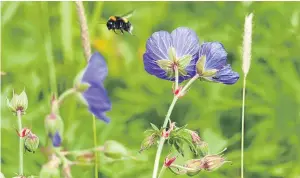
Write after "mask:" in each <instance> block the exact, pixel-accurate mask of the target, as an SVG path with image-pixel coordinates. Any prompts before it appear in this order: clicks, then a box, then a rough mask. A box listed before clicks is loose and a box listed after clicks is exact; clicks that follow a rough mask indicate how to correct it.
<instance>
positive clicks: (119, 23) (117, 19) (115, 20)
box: [106, 11, 134, 34]
mask: <svg viewBox="0 0 300 178" xmlns="http://www.w3.org/2000/svg"><path fill="white" fill-rule="evenodd" d="M133 12H134V11H132V12H129V13H127V14H125V15H123V16H110V17H109V19H108V21H107V23H106V26H107V29H108V30H113V31H114V32H115V33H116V30H120V31H121V33H122V34H124V31H126V32H128V33H130V34H132V30H133V26H132V24H131V23H130V22H129V20H128V18H130V17H131V16H132V14H133ZM116 34H117V33H116Z"/></svg>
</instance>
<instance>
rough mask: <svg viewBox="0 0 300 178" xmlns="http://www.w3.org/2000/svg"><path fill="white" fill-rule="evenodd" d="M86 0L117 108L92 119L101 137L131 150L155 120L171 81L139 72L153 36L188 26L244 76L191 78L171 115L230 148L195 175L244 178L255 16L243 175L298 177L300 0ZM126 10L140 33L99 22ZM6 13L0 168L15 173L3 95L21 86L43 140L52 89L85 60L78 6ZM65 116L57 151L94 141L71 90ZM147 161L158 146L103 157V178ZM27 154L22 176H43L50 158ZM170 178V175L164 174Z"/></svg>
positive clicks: (48, 5)
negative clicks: (248, 47)
mask: <svg viewBox="0 0 300 178" xmlns="http://www.w3.org/2000/svg"><path fill="white" fill-rule="evenodd" d="M84 6H85V10H86V17H87V21H88V26H89V33H90V39H91V44H92V47H93V52H95V51H99V52H101V53H102V54H103V55H104V56H105V59H106V61H107V64H108V68H109V75H108V77H107V79H106V81H105V87H106V88H107V90H108V93H109V96H110V98H111V100H112V103H113V107H112V111H110V112H109V113H108V115H109V117H110V118H111V123H110V124H105V123H103V122H102V121H99V122H97V131H98V133H97V135H98V143H100V144H103V143H104V142H105V140H111V139H113V140H117V141H119V142H120V143H122V144H123V145H125V146H126V147H127V148H129V149H130V150H131V152H132V153H133V154H136V155H138V154H137V151H138V150H139V148H140V144H141V142H142V140H143V139H144V135H143V132H144V130H146V129H147V128H150V124H149V123H150V122H152V123H154V124H156V125H158V126H161V125H162V123H163V119H164V116H165V114H166V112H167V109H168V106H169V104H170V102H171V101H172V90H171V87H172V83H171V82H169V81H165V80H161V79H158V78H156V77H154V76H151V75H149V74H148V73H146V71H145V70H144V66H143V58H142V55H143V53H144V52H145V43H146V40H147V39H148V38H149V37H150V36H151V34H152V33H153V32H155V31H159V30H166V31H169V32H171V31H172V30H174V29H175V28H177V27H179V26H185V27H189V28H192V29H193V30H195V31H196V32H197V34H198V36H199V38H200V39H201V41H220V42H221V43H223V44H224V46H225V49H226V50H227V51H228V53H229V54H228V62H229V63H230V64H231V65H232V67H233V69H234V70H235V71H237V72H238V73H239V74H240V75H241V78H240V80H239V81H238V82H237V83H236V84H235V85H231V86H228V85H223V84H215V83H206V82H200V81H199V82H196V83H195V84H193V86H192V88H191V90H189V92H188V94H187V95H186V96H185V97H183V98H182V99H180V100H179V102H178V103H177V105H176V106H175V110H174V112H173V114H172V116H171V118H172V120H173V121H175V122H177V125H178V126H182V125H184V124H188V127H189V128H190V129H193V130H197V131H199V132H200V136H201V137H202V138H203V139H204V140H205V141H207V142H208V143H209V145H210V149H211V152H212V153H217V152H219V151H221V150H222V149H223V148H224V147H227V151H226V152H225V156H226V157H227V159H228V160H231V161H232V162H233V163H232V164H225V165H224V166H223V167H221V168H220V169H218V170H217V171H215V172H211V173H204V172H203V173H201V174H199V175H197V176H196V177H201V178H215V177H218V178H225V177H226V178H227V177H230V178H237V177H240V135H241V134H240V125H241V123H240V120H241V119H240V118H241V103H242V97H241V96H242V95H241V91H242V70H241V63H242V61H241V56H242V54H241V47H242V37H243V25H244V18H245V15H247V14H249V13H250V12H253V13H254V29H253V31H254V34H253V52H252V64H251V69H250V73H249V76H248V78H247V79H248V80H247V87H248V88H247V98H246V117H245V118H246V137H245V171H246V173H245V175H246V177H247V178H250V177H251V178H299V177H300V168H299V167H300V154H299V153H300V131H299V128H300V92H299V91H300V77H299V74H300V53H299V49H300V42H299V41H300V33H299V32H300V26H299V25H300V24H299V23H300V20H299V18H300V10H299V9H300V3H299V2H289V3H288V2H275V3H273V2H254V3H249V2H248V3H246V2H104V3H102V2H84ZM133 9H136V13H135V14H134V16H133V17H132V18H131V19H130V22H131V23H132V24H133V26H134V30H133V33H134V34H135V35H136V36H131V35H129V34H125V35H116V34H114V33H113V32H111V31H108V30H107V29H106V26H105V24H103V23H105V22H106V20H107V19H108V17H109V16H111V15H121V14H125V13H126V12H128V11H131V10H133ZM1 11H2V12H1V35H2V38H1V41H2V43H1V44H2V45H1V59H2V66H1V71H4V72H6V75H4V76H1V84H2V85H1V89H2V92H1V103H2V104H1V119H2V124H1V132H2V136H1V137H2V145H1V151H2V157H1V160H2V170H1V171H2V172H3V173H4V174H5V176H6V177H12V176H13V175H15V173H17V171H18V137H17V135H16V132H15V130H14V128H16V127H17V119H16V117H15V116H13V115H12V113H11V112H10V111H9V110H8V108H7V107H6V97H8V98H11V96H12V91H13V90H15V91H16V92H17V93H19V92H21V91H22V90H23V89H24V88H25V89H26V93H27V95H28V99H29V107H28V110H27V114H26V115H25V116H24V117H23V123H24V124H23V125H25V126H27V127H31V128H32V131H33V132H34V133H36V134H37V135H38V136H39V137H40V140H41V146H44V145H45V138H46V133H45V129H44V119H45V116H46V115H47V114H48V113H49V108H50V105H49V101H50V95H51V93H52V92H58V94H61V93H62V92H63V91H65V90H66V89H68V88H70V87H72V85H73V80H74V77H75V76H76V74H77V73H78V72H79V71H80V70H82V69H83V68H84V66H85V65H86V62H85V60H84V55H83V50H82V47H81V40H80V28H79V23H78V18H77V14H76V6H75V3H74V2H1ZM60 111H61V117H62V118H63V120H64V124H65V133H64V136H63V139H64V140H63V146H64V147H65V148H66V149H68V150H77V149H84V148H90V147H92V146H93V140H92V129H91V128H92V116H91V115H90V114H89V113H88V111H87V109H86V108H85V107H84V106H83V105H81V104H79V102H78V100H77V99H76V98H75V97H72V98H68V99H67V100H66V102H64V104H63V106H62V107H61V110H60ZM166 154H167V150H166V149H165V152H164V153H163V155H164V156H165V155H166ZM154 156H155V148H154V147H153V148H151V149H150V150H147V151H145V152H143V153H142V161H133V160H126V161H118V162H115V163H112V164H111V163H110V164H108V163H107V164H102V163H104V161H102V162H101V163H100V166H99V167H100V171H101V175H100V177H107V178H108V177H109V178H118V177H120V178H123V177H124V178H132V177H139V178H148V177H151V174H152V169H153V163H154ZM139 157H141V156H140V155H139ZM102 158H103V157H102ZM24 159H25V168H24V170H25V174H26V175H38V174H39V171H40V168H41V165H43V164H44V163H46V161H47V158H46V157H45V156H44V155H43V154H42V153H41V152H40V151H37V153H35V154H30V153H26V154H25V156H24ZM162 160H163V159H161V161H162ZM72 173H73V175H74V177H75V178H77V177H80V178H81V177H93V167H78V166H77V167H73V168H72ZM172 176H173V177H174V175H173V174H171V173H170V172H168V173H166V174H165V176H164V177H172ZM177 177H180V176H177ZM181 177H185V176H181Z"/></svg>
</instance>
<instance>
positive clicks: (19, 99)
mask: <svg viewBox="0 0 300 178" xmlns="http://www.w3.org/2000/svg"><path fill="white" fill-rule="evenodd" d="M7 106H8V108H9V109H10V110H11V112H13V113H14V114H15V115H17V112H20V113H21V114H25V111H26V110H27V107H28V98H27V95H26V92H25V90H23V91H22V92H21V93H20V94H19V95H18V94H15V92H13V97H12V99H11V100H10V101H9V99H8V98H7Z"/></svg>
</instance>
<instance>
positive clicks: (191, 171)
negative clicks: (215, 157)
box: [184, 159, 202, 176]
mask: <svg viewBox="0 0 300 178" xmlns="http://www.w3.org/2000/svg"><path fill="white" fill-rule="evenodd" d="M201 164H202V162H201V160H200V159H192V160H188V161H187V162H186V164H185V165H184V167H186V168H188V169H187V175H189V176H194V175H196V174H198V173H199V172H200V171H201V167H200V166H201Z"/></svg>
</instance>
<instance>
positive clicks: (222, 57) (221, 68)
mask: <svg viewBox="0 0 300 178" xmlns="http://www.w3.org/2000/svg"><path fill="white" fill-rule="evenodd" d="M226 60H227V52H226V51H225V49H224V47H223V45H222V44H221V43H219V42H206V43H203V44H202V45H201V47H200V51H199V60H198V61H197V64H196V70H197V74H198V75H199V76H200V79H204V80H208V81H212V82H219V83H224V84H228V85H231V84H234V83H236V82H237V80H238V79H239V78H240V76H239V74H238V73H237V72H234V71H233V70H232V69H231V67H230V65H229V64H226Z"/></svg>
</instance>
